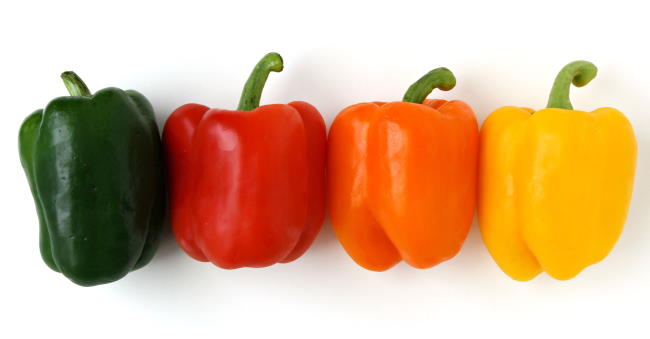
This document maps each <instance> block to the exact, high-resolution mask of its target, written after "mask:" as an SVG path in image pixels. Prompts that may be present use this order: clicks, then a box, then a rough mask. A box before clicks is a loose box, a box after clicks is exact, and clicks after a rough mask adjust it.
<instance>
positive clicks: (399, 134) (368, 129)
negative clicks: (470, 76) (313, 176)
mask: <svg viewBox="0 0 650 339" xmlns="http://www.w3.org/2000/svg"><path fill="white" fill-rule="evenodd" d="M455 84H456V79H455V77H454V75H453V74H452V73H451V72H450V71H449V70H448V69H446V68H438V69H435V70H433V71H431V72H429V73H428V74H426V75H425V76H423V77H422V78H421V79H420V80H418V81H417V82H415V83H414V84H413V85H412V86H411V87H410V88H409V90H408V91H407V92H406V94H405V96H404V99H403V101H401V102H390V103H383V102H370V103H361V104H356V105H353V106H350V107H347V108H345V109H343V110H342V111H341V112H340V113H339V115H338V116H337V117H336V119H335V120H334V123H333V124H332V127H331V128H330V133H329V144H328V154H329V156H328V178H329V206H330V215H331V221H332V225H333V227H334V231H335V233H336V235H337V237H338V239H339V240H340V242H341V244H342V245H343V247H344V248H345V250H346V251H347V253H348V254H349V255H350V256H351V257H352V259H354V261H356V262H357V263H358V264H359V265H361V266H363V267H364V268H366V269H369V270H373V271H383V270H386V269H388V268H390V267H392V266H393V265H395V264H396V263H398V262H400V261H401V260H404V261H406V262H407V263H408V264H410V265H411V266H414V267H417V268H427V267H431V266H433V265H436V264H438V263H440V262H442V261H445V260H448V259H450V258H452V257H453V256H454V255H456V253H457V252H458V251H459V250H460V248H461V246H462V244H463V242H464V240H465V238H466V236H467V232H468V230H469V227H470V225H471V224H472V219H473V216H474V206H475V202H476V198H475V195H476V181H477V173H476V171H477V161H478V155H477V152H478V124H477V122H476V118H475V116H474V113H473V112H472V110H471V108H470V107H469V106H468V105H467V104H465V103H464V102H462V101H458V100H452V101H445V100H425V98H426V97H427V95H429V93H431V91H432V90H433V89H434V88H439V89H441V90H444V91H448V90H450V89H452V88H453V87H454V86H455Z"/></svg>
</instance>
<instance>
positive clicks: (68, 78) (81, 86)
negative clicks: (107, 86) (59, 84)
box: [61, 71, 92, 97]
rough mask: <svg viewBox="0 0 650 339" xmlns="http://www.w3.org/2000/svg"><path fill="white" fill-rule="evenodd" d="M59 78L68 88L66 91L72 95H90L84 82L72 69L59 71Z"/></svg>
mask: <svg viewBox="0 0 650 339" xmlns="http://www.w3.org/2000/svg"><path fill="white" fill-rule="evenodd" d="M61 79H63V83H64V84H65V88H67V89H68V93H70V95H72V96H80V97H89V96H91V95H92V93H90V90H89V89H88V87H87V86H86V84H85V83H84V82H83V80H81V78H80V77H79V76H78V75H77V74H76V73H75V72H73V71H67V72H63V73H61Z"/></svg>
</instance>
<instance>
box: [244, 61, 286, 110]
mask: <svg viewBox="0 0 650 339" xmlns="http://www.w3.org/2000/svg"><path fill="white" fill-rule="evenodd" d="M283 67H284V66H283V64H282V57H281V56H280V54H278V53H273V52H272V53H269V54H267V55H265V56H264V57H263V58H262V60H260V62H258V63H257V65H255V68H254V69H253V72H252V73H251V75H250V76H249V77H248V81H246V84H245V85H244V90H243V91H242V93H241V98H240V99H239V106H237V110H239V111H252V110H254V109H256V108H257V107H259V105H260V98H261V97H262V90H263V89H264V84H265V83H266V79H268V77H269V73H271V72H281V71H282V68H283Z"/></svg>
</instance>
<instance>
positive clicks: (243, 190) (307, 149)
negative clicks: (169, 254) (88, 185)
mask: <svg viewBox="0 0 650 339" xmlns="http://www.w3.org/2000/svg"><path fill="white" fill-rule="evenodd" d="M282 68H283V65H282V58H281V57H280V55H278V54H277V53H269V54H267V55H266V56H265V57H264V58H263V59H262V60H261V61H260V62H259V63H258V64H257V66H256V67H255V69H254V70H253V73H252V74H251V76H250V78H249V80H248V82H247V83H246V86H245V88H244V91H243V93H242V98H241V101H240V104H239V107H238V110H236V111H230V110H222V109H210V108H208V107H206V106H203V105H198V104H188V105H184V106H181V107H180V108H178V109H177V110H176V111H174V112H173V113H172V115H171V116H170V117H169V119H168V120H167V122H166V123H165V128H164V131H163V144H164V149H165V151H166V158H167V165H168V170H169V173H168V179H169V187H170V203H171V218H172V227H173V231H174V235H175V237H176V240H177V241H178V243H179V244H180V246H181V247H182V248H183V250H185V252H187V253H188V254H189V255H190V256H191V257H193V258H194V259H196V260H199V261H210V262H212V263H214V264H215V265H217V266H220V267H222V268H228V269H232V268H238V267H244V266H247V267H264V266H269V265H272V264H275V263H278V262H282V263H286V262H290V261H293V260H295V259H296V258H298V257H300V256H301V255H302V254H303V253H304V252H305V251H306V250H307V248H308V247H309V246H310V245H311V243H312V242H313V240H314V239H315V237H316V235H317V234H318V231H319V230H320V227H321V225H322V223H323V218H324V214H325V206H324V203H325V147H326V133H325V123H324V121H323V118H322V117H321V115H320V114H319V113H318V111H317V110H316V109H315V108H314V107H313V106H311V105H309V104H308V103H306V102H300V101H296V102H292V103H289V104H288V105H265V106H261V107H258V106H259V101H260V96H261V92H262V88H263V86H264V83H265V81H266V79H267V77H268V74H269V72H271V71H274V72H280V71H281V70H282Z"/></svg>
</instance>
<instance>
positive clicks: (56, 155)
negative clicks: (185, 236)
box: [19, 72, 165, 286]
mask: <svg viewBox="0 0 650 339" xmlns="http://www.w3.org/2000/svg"><path fill="white" fill-rule="evenodd" d="M61 78H62V79H63V81H64V83H65V85H66V87H67V88H68V91H69V92H70V95H71V96H68V97H60V98H56V99H54V100H52V101H51V102H50V103H49V104H48V105H47V106H46V107H45V109H41V110H37V111H36V112H34V113H32V114H31V115H30V116H29V117H27V119H25V121H24V122H23V124H22V126H21V128H20V133H19V150H20V160H21V163H22V166H23V168H24V170H25V173H26V175H27V180H28V182H29V186H30V188H31V191H32V195H33V197H34V202H35V204H36V211H37V214H38V219H39V223H40V250H41V256H42V257H43V260H44V261H45V263H46V264H47V265H48V266H49V267H50V268H52V269H53V270H55V271H57V272H61V273H63V275H65V276H66V277H67V278H69V279H70V280H72V281H73V282H74V283H76V284H79V285H82V286H93V285H98V284H104V283H109V282H113V281H116V280H118V279H120V278H122V277H123V276H125V275H126V274H127V273H129V272H130V271H132V270H135V269H138V268H140V267H142V266H144V265H146V264H147V263H148V262H149V261H150V260H151V258H152V257H153V255H154V253H155V251H156V249H157V247H158V244H159V242H160V238H161V233H162V224H163V218H164V213H165V189H164V180H163V164H162V149H161V143H160V135H159V133H158V128H157V126H156V122H155V120H154V113H153V108H152V106H151V104H150V103H149V101H147V99H146V98H145V97H144V96H143V95H142V94H140V93H138V92H136V91H133V90H128V91H122V90H120V89H117V88H105V89H102V90H100V91H98V92H97V93H95V94H94V95H92V94H91V93H90V91H89V90H88V88H87V87H86V85H85V84H84V83H83V81H81V79H80V78H79V77H78V76H77V75H76V74H74V73H73V72H65V73H63V74H62V75H61Z"/></svg>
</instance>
